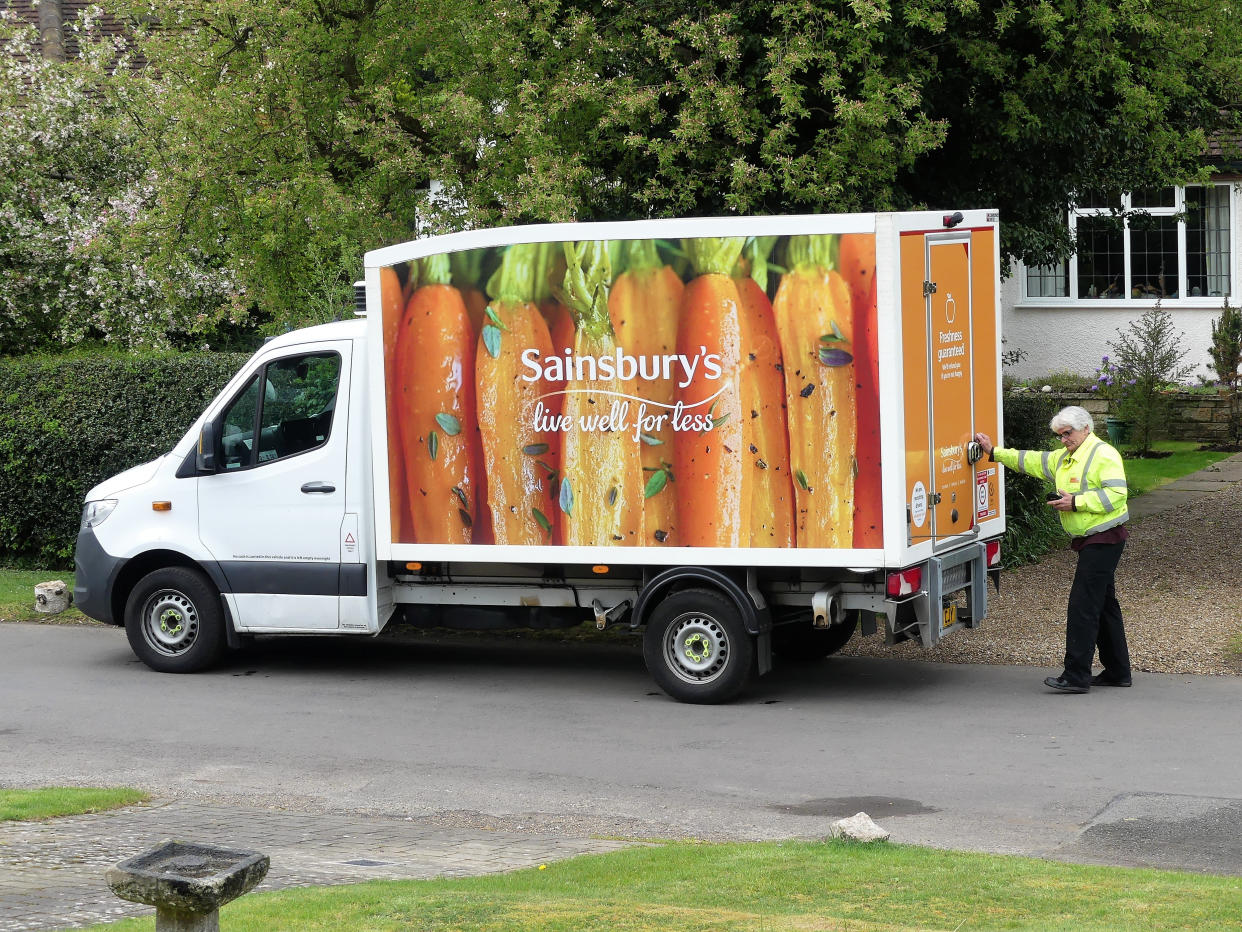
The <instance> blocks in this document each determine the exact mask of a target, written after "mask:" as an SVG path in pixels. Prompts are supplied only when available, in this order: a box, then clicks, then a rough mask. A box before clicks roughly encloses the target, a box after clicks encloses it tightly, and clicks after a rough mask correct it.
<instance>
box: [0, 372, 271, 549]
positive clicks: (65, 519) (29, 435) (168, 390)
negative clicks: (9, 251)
mask: <svg viewBox="0 0 1242 932" xmlns="http://www.w3.org/2000/svg"><path fill="white" fill-rule="evenodd" d="M245 359H246V356H245V355H242V354H234V353H177V354H171V353H170V354H160V355H142V356H133V355H127V356H121V355H69V356H24V357H15V358H4V359H0V563H4V564H14V565H21V564H25V565H38V566H42V567H48V568H67V567H68V566H69V565H71V562H72V556H73V546H74V540H75V539H76V537H77V532H78V523H79V519H80V516H81V512H82V500H83V496H84V495H85V494H86V492H87V491H88V490H89V489H90V488H91V487H92V486H93V485H95V484H96V483H98V482H100V481H101V480H103V479H106V478H107V477H109V476H111V475H114V474H116V473H118V472H120V471H121V470H124V469H128V468H129V467H131V466H136V465H138V464H139V463H143V462H146V461H147V460H151V459H154V458H155V457H157V456H159V455H161V454H163V453H166V452H167V451H168V450H169V449H171V448H172V446H173V444H174V443H176V442H177V440H179V439H180V438H181V437H182V436H183V435H184V434H185V431H186V430H187V429H188V428H189V427H190V425H191V424H192V423H193V422H194V420H195V419H196V418H197V417H198V415H199V414H200V413H201V412H202V410H203V408H205V407H206V405H207V402H208V401H209V400H210V399H211V398H212V397H213V396H214V395H215V394H216V392H218V391H219V390H220V389H221V388H222V387H223V386H224V384H225V383H226V382H227V381H228V380H229V378H230V377H231V376H232V375H233V373H234V372H236V371H237V370H238V368H240V366H241V365H242V363H243V362H244V360H245Z"/></svg>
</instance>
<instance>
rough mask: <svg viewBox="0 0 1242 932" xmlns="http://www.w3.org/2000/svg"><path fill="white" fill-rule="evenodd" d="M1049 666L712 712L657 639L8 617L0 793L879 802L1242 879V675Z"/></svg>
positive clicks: (843, 686) (737, 826)
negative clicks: (195, 640) (1109, 683)
mask: <svg viewBox="0 0 1242 932" xmlns="http://www.w3.org/2000/svg"><path fill="white" fill-rule="evenodd" d="M1049 672H1055V671H1048V670H1043V669H1034V668H1030V667H990V666H968V665H947V664H929V663H918V662H909V661H889V660H873V659H861V658H858V659H853V658H830V659H829V660H827V661H824V662H822V663H817V664H814V665H811V666H803V667H798V668H794V669H786V670H783V671H777V672H774V673H773V674H771V675H769V676H767V677H764V678H763V679H761V680H759V681H758V682H757V684H756V685H755V686H754V687H752V689H751V690H750V691H749V692H748V693H747V694H745V695H744V696H743V698H742V699H741V700H739V701H737V702H735V703H733V704H731V705H726V706H689V705H681V704H678V703H675V702H673V701H671V700H669V699H668V698H667V697H665V696H664V695H663V694H662V693H660V692H659V691H658V690H656V688H655V687H654V686H653V685H652V683H651V681H650V680H649V679H648V677H647V674H646V671H645V670H644V669H643V665H642V659H641V656H640V654H639V652H638V650H637V645H635V646H634V647H633V648H631V647H630V646H629V645H628V644H617V645H582V644H578V645H570V644H559V643H538V642H533V641H529V640H508V641H497V640H489V639H473V640H471V639H463V640H450V641H435V640H417V641H395V640H389V639H379V640H352V639H350V640H345V639H328V638H323V639H281V640H272V641H264V642H261V643H259V644H258V645H256V646H254V647H252V648H250V649H248V650H247V651H245V652H243V653H240V654H236V655H233V656H232V658H231V659H230V660H229V662H228V664H227V665H226V666H224V667H223V668H221V669H219V670H216V671H213V672H210V673H205V674H198V675H193V676H170V675H161V674H157V673H153V672H151V671H149V670H148V669H147V668H146V667H144V666H142V665H141V664H140V663H139V662H138V661H137V660H135V658H134V657H133V655H132V654H131V652H130V650H129V647H128V644H127V643H126V641H125V637H124V634H123V632H121V631H119V630H116V629H101V628H91V627H60V626H50V625H24V624H0V784H5V785H18V786H24V785H39V784H51V783H60V782H66V783H87V784H127V785H133V786H139V787H142V788H145V789H148V790H150V791H153V792H154V793H156V794H158V795H160V796H163V797H184V798H198V799H209V800H217V801H223V802H228V801H235V802H245V803H246V804H251V805H253V804H259V805H279V806H283V807H286V808H290V809H304V810H308V811H366V812H375V813H395V814H403V815H408V816H413V817H416V818H426V819H428V820H432V821H434V822H436V823H438V824H442V825H448V826H451V825H454V824H458V825H461V826H462V827H463V828H465V827H470V828H479V827H493V828H497V829H516V830H522V829H529V830H531V831H542V832H558V833H563V834H576V835H586V834H593V833H594V834H608V835H625V836H642V837H698V838H710V839H724V838H734V839H756V838H787V837H806V838H812V837H820V836H823V835H824V834H826V833H827V831H828V828H829V823H830V822H831V821H832V820H833V819H836V818H840V817H843V816H848V815H853V814H854V813H855V812H858V811H866V812H868V813H869V814H870V815H871V816H872V817H873V818H874V819H876V820H877V821H878V822H879V823H880V824H881V825H882V826H884V827H885V828H887V829H888V830H889V831H890V832H891V833H892V836H893V839H894V840H895V841H901V842H910V843H917V844H927V845H933V846H938V847H945V848H955V849H968V850H983V851H995V852H1007V853H1025V854H1035V855H1043V856H1050V857H1059V858H1066V859H1070V860H1077V861H1085V862H1103V863H1116V864H1150V865H1154V866H1164V867H1183V868H1189V869H1194V870H1208V871H1212V872H1219V873H1232V874H1242V779H1240V778H1239V777H1238V774H1239V773H1242V716H1240V715H1239V714H1238V710H1239V708H1242V678H1232V677H1221V678H1213V677H1195V676H1179V675H1154V674H1140V675H1137V676H1136V679H1135V686H1134V688H1132V689H1096V690H1093V691H1092V693H1091V694H1089V695H1082V696H1075V695H1059V694H1051V693H1049V692H1048V691H1047V690H1045V689H1044V687H1043V686H1042V685H1041V682H1040V681H1041V680H1042V678H1043V677H1044V676H1045V675H1047V673H1049Z"/></svg>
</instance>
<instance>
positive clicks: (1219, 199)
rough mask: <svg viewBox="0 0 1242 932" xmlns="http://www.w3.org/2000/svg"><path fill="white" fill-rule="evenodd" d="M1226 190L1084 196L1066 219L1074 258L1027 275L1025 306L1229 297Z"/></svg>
mask: <svg viewBox="0 0 1242 932" xmlns="http://www.w3.org/2000/svg"><path fill="white" fill-rule="evenodd" d="M1232 197H1233V193H1232V188H1231V186H1230V185H1227V184H1220V185H1192V186H1188V187H1184V188H1181V187H1178V188H1172V187H1169V188H1153V189H1150V190H1143V191H1134V192H1131V193H1130V194H1126V195H1121V194H1113V193H1108V192H1091V193H1088V194H1086V195H1084V197H1083V198H1082V206H1080V207H1078V208H1077V209H1075V210H1074V211H1072V212H1071V214H1070V217H1069V223H1070V229H1071V231H1072V232H1073V234H1074V242H1075V244H1076V251H1075V253H1074V255H1073V256H1072V257H1071V258H1070V259H1069V261H1067V262H1064V263H1061V264H1060V265H1056V266H1041V267H1034V268H1028V269H1027V270H1026V297H1027V298H1028V299H1050V298H1066V299H1071V300H1092V299H1099V298H1107V299H1113V300H1129V301H1133V300H1137V301H1154V300H1157V299H1178V298H1192V299H1193V298H1208V297H1213V298H1219V297H1222V296H1226V295H1229V294H1230V293H1231V287H1232V279H1231V268H1230V267H1231V244H1232V238H1231V230H1230V217H1231V216H1232V206H1231V205H1232Z"/></svg>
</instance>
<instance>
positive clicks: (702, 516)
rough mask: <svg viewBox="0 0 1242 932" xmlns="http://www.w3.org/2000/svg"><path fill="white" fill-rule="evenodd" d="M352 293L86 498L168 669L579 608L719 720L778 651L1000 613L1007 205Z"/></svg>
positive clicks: (473, 249)
mask: <svg viewBox="0 0 1242 932" xmlns="http://www.w3.org/2000/svg"><path fill="white" fill-rule="evenodd" d="M359 295H360V304H361V306H360V309H359V310H360V314H359V316H358V318H357V319H354V320H350V321H345V322H340V323H334V324H327V325H323V326H316V327H309V328H307V329H304V330H299V331H295V332H292V333H287V334H284V335H282V336H280V337H277V338H275V339H272V340H270V341H269V342H268V343H267V344H266V345H264V346H263V348H262V349H261V350H260V351H259V352H257V353H256V354H255V355H254V357H253V358H252V359H251V360H250V361H249V362H248V363H247V364H246V366H245V367H244V368H243V369H242V370H241V371H240V372H238V373H237V375H236V376H235V377H234V378H233V379H232V380H231V381H230V382H229V383H228V385H227V386H226V387H225V388H224V390H223V391H222V392H221V393H220V394H219V396H218V397H217V398H215V399H214V400H213V401H212V402H211V404H210V405H209V406H208V407H207V409H206V410H205V411H204V412H203V414H202V416H201V417H200V418H199V420H198V421H197V422H196V423H195V424H194V425H192V426H191V428H190V429H189V431H188V432H187V433H186V435H185V436H184V437H183V438H182V439H181V441H180V442H179V443H177V444H176V446H174V447H173V449H172V450H171V451H170V452H169V453H168V454H166V455H165V456H163V457H161V458H159V459H157V460H155V461H154V462H150V463H146V464H144V465H141V466H137V467H135V468H133V469H130V470H128V471H126V472H124V473H122V474H120V475H118V476H115V477H113V478H111V479H109V480H107V481H106V482H103V483H101V484H100V485H98V486H97V487H95V488H94V489H92V490H91V492H90V493H89V494H88V496H87V502H86V506H85V510H84V513H83V518H82V528H81V533H80V536H79V539H78V545H77V552H76V564H77V576H76V588H75V599H76V601H77V604H78V605H79V607H80V608H81V609H82V610H83V611H84V612H85V613H86V614H88V615H90V616H91V617H94V618H97V619H99V620H101V621H104V622H108V623H111V624H118V625H120V624H123V625H124V626H125V628H126V631H127V633H128V637H129V641H130V643H131V645H132V646H133V649H134V651H135V652H136V653H137V655H138V656H139V657H140V658H141V659H142V660H143V661H144V662H145V663H146V664H147V665H148V666H150V667H152V668H153V669H155V670H159V671H165V672H189V671H194V670H198V669H201V668H203V667H205V666H207V665H209V664H211V663H212V662H213V661H215V660H217V659H218V658H219V657H220V656H221V654H222V653H223V651H224V650H226V648H227V647H229V646H236V645H239V644H240V643H242V642H243V640H244V639H245V638H247V637H249V636H254V635H265V634H294V633H298V634H320V635H323V634H335V635H346V634H360V635H375V634H378V633H379V632H380V631H381V630H382V629H383V628H384V627H385V625H386V624H388V623H389V622H390V620H392V619H394V618H400V619H402V620H403V621H405V622H408V623H412V624H417V625H428V626H449V627H452V626H464V627H472V628H479V627H489V626H501V625H504V626H536V627H538V626H545V627H546V626H569V625H576V624H581V623H583V622H584V621H587V622H589V621H592V620H593V621H594V622H595V624H596V625H597V626H599V627H601V628H604V627H607V626H610V625H616V624H624V625H630V626H633V627H635V628H641V629H643V650H644V655H645V658H646V662H647V665H648V668H649V669H650V671H651V674H652V676H653V677H654V678H655V680H656V681H657V682H658V683H659V685H660V686H661V687H662V688H663V689H664V690H665V691H666V692H667V693H668V694H669V695H671V696H673V697H675V698H677V699H680V700H684V701H689V702H719V701H724V700H727V699H729V698H731V697H733V696H735V695H736V694H737V693H738V691H739V690H741V689H742V688H743V687H744V686H745V685H746V683H747V681H748V679H749V678H750V677H751V676H752V674H754V673H756V672H757V673H765V672H767V671H768V670H769V669H770V668H771V666H772V664H773V662H774V661H773V657H774V656H775V658H776V661H775V662H777V663H779V662H780V661H781V660H782V659H793V658H807V657H822V656H824V655H826V654H830V653H832V652H833V651H836V650H838V649H840V648H841V647H842V646H843V645H844V644H845V642H846V641H847V640H848V639H849V638H850V637H851V636H853V635H854V634H855V633H856V632H859V633H861V634H863V635H867V634H874V633H875V632H877V631H878V630H880V629H881V628H882V630H883V632H884V636H885V637H886V639H887V640H888V642H890V643H894V642H897V641H901V640H905V639H910V638H917V639H918V640H920V641H921V642H922V643H923V644H924V645H925V646H929V647H930V646H932V645H934V644H936V643H937V642H938V641H939V639H940V638H941V637H943V636H944V635H946V634H948V633H949V632H952V631H955V630H957V629H960V628H963V627H974V626H976V625H978V624H979V623H980V621H981V619H982V618H983V617H984V615H985V613H986V609H987V590H986V582H987V578H988V575H989V572H990V571H994V570H996V569H997V568H998V567H999V557H1000V553H999V544H998V538H999V536H1000V535H1001V534H1002V532H1003V530H1004V501H1003V483H1002V481H1001V476H1000V474H999V469H998V467H997V466H996V465H995V464H991V463H988V462H986V461H981V456H980V452H981V451H980V450H979V449H978V446H977V445H976V444H974V442H973V440H972V438H973V435H974V433H975V431H976V430H983V431H986V432H988V433H990V434H992V435H993V436H1000V435H1001V433H1002V430H1001V427H1002V425H1001V404H1000V397H1001V386H1000V333H999V319H1000V309H999V248H998V239H997V218H996V214H995V213H993V212H991V211H985V210H970V211H961V212H954V213H952V214H949V215H945V214H942V213H930V212H921V213H881V214H848V215H833V216H799V217H750V218H714V219H685V220H653V221H640V222H629V223H582V224H559V225H546V226H522V227H510V228H504V229H494V230H476V231H469V232H464V233H457V234H452V235H448V236H442V237H435V238H430V239H423V240H417V241H414V242H410V243H404V244H402V245H398V246H392V247H389V248H385V249H380V250H377V251H374V252H371V253H369V254H368V255H367V257H366V270H365V282H364V283H362V284H360V286H359Z"/></svg>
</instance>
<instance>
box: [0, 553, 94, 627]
mask: <svg viewBox="0 0 1242 932" xmlns="http://www.w3.org/2000/svg"><path fill="white" fill-rule="evenodd" d="M53 579H62V580H64V582H65V585H67V586H68V587H69V589H70V591H72V590H73V573H71V572H64V571H57V570H15V569H10V568H8V567H0V621H46V622H54V623H57V624H78V625H80V624H94V622H92V621H91V620H90V619H89V618H87V617H86V616H85V615H83V614H82V613H81V612H79V611H78V610H77V609H76V608H74V607H73V606H72V605H70V606H69V608H68V609H66V610H65V611H63V612H60V613H59V614H56V615H48V614H43V613H40V612H36V611H35V610H34V604H35V599H34V587H35V585H36V584H37V583H44V582H51V581H52V580H53Z"/></svg>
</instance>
